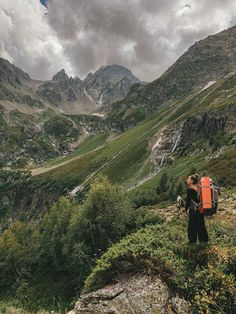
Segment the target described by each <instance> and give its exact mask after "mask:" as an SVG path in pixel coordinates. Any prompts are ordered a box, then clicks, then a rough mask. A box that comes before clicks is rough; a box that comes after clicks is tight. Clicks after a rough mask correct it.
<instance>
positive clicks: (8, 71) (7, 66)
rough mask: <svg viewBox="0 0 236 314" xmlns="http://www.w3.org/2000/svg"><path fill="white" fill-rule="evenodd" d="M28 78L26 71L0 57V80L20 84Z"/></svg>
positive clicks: (15, 84) (13, 84)
mask: <svg viewBox="0 0 236 314" xmlns="http://www.w3.org/2000/svg"><path fill="white" fill-rule="evenodd" d="M28 80H30V77H29V75H28V74H27V73H25V72H23V71H22V70H21V69H19V68H17V67H15V66H14V65H13V64H11V63H10V62H8V61H7V60H5V59H3V58H0V82H7V83H9V84H10V85H12V86H17V85H22V84H23V83H25V82H26V81H28Z"/></svg>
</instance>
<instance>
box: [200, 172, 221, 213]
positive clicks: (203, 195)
mask: <svg viewBox="0 0 236 314" xmlns="http://www.w3.org/2000/svg"><path fill="white" fill-rule="evenodd" d="M198 194H199V201H200V203H199V207H198V208H199V212H200V213H201V214H203V215H205V216H212V215H214V214H215V213H216V210H217V205H218V190H217V188H216V187H215V186H214V184H213V181H212V179H211V178H210V177H202V178H201V181H200V185H199V189H198Z"/></svg>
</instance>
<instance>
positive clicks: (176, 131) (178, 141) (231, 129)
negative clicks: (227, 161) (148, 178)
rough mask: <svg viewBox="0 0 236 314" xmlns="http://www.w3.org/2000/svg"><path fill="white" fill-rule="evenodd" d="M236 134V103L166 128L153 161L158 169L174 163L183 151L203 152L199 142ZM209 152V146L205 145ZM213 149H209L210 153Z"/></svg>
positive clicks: (155, 146) (155, 145)
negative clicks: (176, 155) (221, 135)
mask: <svg viewBox="0 0 236 314" xmlns="http://www.w3.org/2000/svg"><path fill="white" fill-rule="evenodd" d="M235 132H236V104H232V105H231V106H229V107H226V108H224V109H223V110H214V111H211V112H208V113H205V114H202V115H194V116H191V117H189V118H187V119H186V120H184V121H181V122H179V123H175V124H173V125H172V126H168V127H165V128H164V129H162V131H161V132H160V133H159V134H157V136H156V137H155V139H153V141H154V142H153V143H152V145H153V146H152V154H151V159H152V161H153V163H154V165H155V167H156V170H158V169H160V168H162V167H163V166H165V165H168V164H170V163H172V162H173V161H174V154H175V153H177V154H178V152H179V151H180V150H181V149H184V148H185V149H186V148H187V149H189V152H188V153H194V152H196V151H200V150H201V149H203V147H202V145H199V140H203V141H205V144H206V142H207V140H209V139H210V138H211V137H214V136H217V135H220V134H224V133H227V134H234V133H235ZM205 149H206V146H205ZM210 152H211V147H209V153H210Z"/></svg>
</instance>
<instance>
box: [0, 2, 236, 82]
mask: <svg viewBox="0 0 236 314" xmlns="http://www.w3.org/2000/svg"><path fill="white" fill-rule="evenodd" d="M42 3H45V0H0V21H1V27H0V56H1V57H4V58H6V59H8V60H9V61H11V62H13V63H15V64H16V65H17V66H19V67H21V68H22V69H23V70H24V71H26V72H28V73H29V74H30V75H31V76H32V77H33V78H37V79H48V78H50V77H51V76H52V75H53V74H54V73H55V72H57V71H58V70H60V69H62V68H65V69H66V71H67V72H68V74H70V75H73V76H75V75H78V76H80V77H81V78H83V77H84V76H85V75H86V74H87V73H88V72H93V71H95V70H96V69H97V68H98V67H100V66H101V65H104V64H122V65H124V66H126V67H128V68H130V69H131V70H132V71H133V73H134V74H135V75H137V76H138V77H139V78H141V79H142V80H146V81H151V80H153V79H155V78H157V77H158V76H160V75H161V74H162V73H163V71H165V70H166V69H167V68H168V67H169V66H170V65H171V64H172V63H173V62H174V61H175V60H176V58H178V57H179V56H180V55H181V54H182V53H183V52H184V51H185V50H186V49H187V48H188V47H189V46H190V45H191V44H193V43H194V42H195V41H198V40H199V39H201V38H204V37H206V36H207V35H210V34H214V33H216V32H218V31H221V30H223V29H225V28H228V27H230V26H232V25H234V24H236V1H235V0H184V1H182V0H174V1H173V0H165V1H163V0H48V1H47V7H48V9H47V8H46V7H45V6H43V5H42Z"/></svg>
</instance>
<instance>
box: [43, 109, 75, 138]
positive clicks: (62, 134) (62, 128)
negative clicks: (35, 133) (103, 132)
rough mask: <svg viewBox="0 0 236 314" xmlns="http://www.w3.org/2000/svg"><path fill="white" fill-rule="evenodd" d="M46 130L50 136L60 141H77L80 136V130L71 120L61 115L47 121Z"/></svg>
mask: <svg viewBox="0 0 236 314" xmlns="http://www.w3.org/2000/svg"><path fill="white" fill-rule="evenodd" d="M44 128H45V131H46V132H47V133H48V134H50V135H52V136H54V137H55V138H58V139H60V140H68V139H69V138H70V139H71V138H73V139H77V137H78V136H79V134H80V130H79V129H77V128H75V127H74V125H73V122H72V121H71V120H70V119H68V118H67V117H64V116H60V115H58V116H55V117H53V118H51V119H50V120H48V121H46V122H45V124H44Z"/></svg>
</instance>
